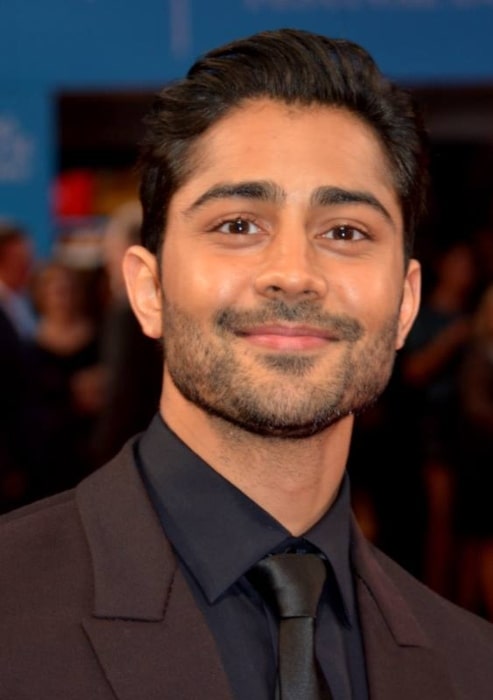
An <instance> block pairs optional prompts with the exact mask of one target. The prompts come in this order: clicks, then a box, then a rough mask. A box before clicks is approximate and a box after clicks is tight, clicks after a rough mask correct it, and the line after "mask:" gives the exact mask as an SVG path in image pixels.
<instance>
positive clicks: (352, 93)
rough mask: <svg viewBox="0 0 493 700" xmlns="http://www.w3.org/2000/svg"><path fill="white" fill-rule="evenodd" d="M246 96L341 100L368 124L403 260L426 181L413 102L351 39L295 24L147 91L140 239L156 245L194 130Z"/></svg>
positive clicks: (189, 163) (215, 55)
mask: <svg viewBox="0 0 493 700" xmlns="http://www.w3.org/2000/svg"><path fill="white" fill-rule="evenodd" d="M255 98H270V99H273V100H278V101H280V102H284V103H286V104H299V105H310V104H320V105H329V106H335V107H342V108H344V109H347V110H348V111H350V112H352V113H353V114H355V115H357V116H359V117H360V118H361V119H362V120H363V121H364V122H366V123H367V124H369V125H370V126H371V127H372V128H373V130H374V133H375V134H376V135H377V137H378V138H379V140H380V143H381V145H382V147H383V149H384V151H385V153H386V154H387V157H388V160H389V164H390V167H391V168H392V171H393V181H394V185H395V188H396V191H397V194H398V196H399V199H400V203H401V207H402V214H403V219H404V252H405V256H406V259H408V258H409V256H410V255H411V252H412V248H413V242H414V233H415V229H416V226H417V223H418V222H419V219H420V217H421V215H422V213H423V209H424V202H425V193H426V184H427V168H426V165H427V163H426V161H427V159H426V148H425V137H424V130H423V128H422V125H421V121H420V118H419V116H418V114H417V111H416V109H415V107H414V104H413V100H412V98H411V97H410V95H408V94H407V93H406V92H404V91H403V90H401V89H399V88H398V87H397V86H395V85H394V84H393V83H391V82H390V81H389V80H387V79H386V78H385V77H384V76H383V75H382V74H381V73H380V71H379V70H378V68H377V66H376V64H375V62H374V61H373V59H372V58H371V56H370V55H369V54H368V53H367V52H366V51H365V50H364V49H363V48H361V47H360V46H358V45H357V44H354V43H352V42H350V41H346V40H343V39H329V38H327V37H325V36H321V35H318V34H312V33H310V32H307V31H302V30H296V29H280V30H277V31H267V32H262V33H260V34H255V35H253V36H251V37H248V38H246V39H240V40H239V41H235V42H232V43H230V44H227V45H226V46H223V47H220V48H217V49H214V50H212V51H210V52H209V53H207V54H206V55H205V56H203V57H202V58H200V59H199V60H198V61H196V63H195V64H194V65H193V66H192V67H191V68H190V70H189V71H188V74H187V75H186V77H185V78H184V79H182V80H179V81H177V82H175V83H172V84H170V85H169V86H167V87H166V88H164V90H163V91H162V92H161V93H160V94H159V95H158V96H157V97H156V100H155V103H154V106H153V109H152V111H151V113H150V114H149V115H148V117H147V119H146V123H147V126H148V132H147V135H146V137H145V139H144V142H143V144H142V151H141V158H140V163H141V169H142V181H141V188H140V196H141V201H142V208H143V225H142V243H143V245H145V246H146V247H147V248H148V249H149V250H150V251H152V252H153V253H155V254H157V253H159V250H160V246H161V243H162V238H163V235H164V230H165V227H166V214H167V208H168V206H169V202H170V200H171V197H172V196H173V194H174V193H175V192H176V191H177V189H178V188H179V187H181V186H182V185H183V184H184V182H185V180H186V179H187V177H189V175H190V174H191V172H192V170H193V157H192V151H193V147H194V145H195V143H196V140H197V138H198V137H199V136H200V135H201V134H203V133H204V132H205V131H206V130H207V129H208V128H209V127H210V126H212V125H213V124H214V123H215V122H217V121H218V120H219V119H221V118H222V117H224V116H225V115H226V114H227V113H228V111H230V110H231V109H232V108H234V107H237V106H238V105H239V104H241V102H243V101H245V100H248V99H255Z"/></svg>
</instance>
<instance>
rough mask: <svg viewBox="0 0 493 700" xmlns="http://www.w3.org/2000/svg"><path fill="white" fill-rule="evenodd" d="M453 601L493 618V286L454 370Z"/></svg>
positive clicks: (487, 291) (475, 319) (483, 300)
mask: <svg viewBox="0 0 493 700" xmlns="http://www.w3.org/2000/svg"><path fill="white" fill-rule="evenodd" d="M459 389H460V399H461V416H462V425H461V434H462V438H463V448H464V449H463V453H462V463H461V468H460V470H459V475H458V484H457V511H456V529H457V534H458V536H459V538H460V539H459V542H460V545H461V548H460V552H461V556H460V557H459V559H458V561H457V578H458V600H459V603H460V604H461V605H463V606H464V607H467V608H469V609H470V610H476V611H481V612H482V613H483V614H485V615H487V616H488V617H489V619H490V620H493V286H490V287H489V288H488V289H487V290H486V292H485V293H484V294H483V296H482V297H481V299H480V302H479V305H478V308H477V310H476V312H475V314H474V318H473V333H472V337H471V340H470V343H469V344H468V347H467V351H466V354H465V357H464V361H463V366H462V370H461V373H460V384H459Z"/></svg>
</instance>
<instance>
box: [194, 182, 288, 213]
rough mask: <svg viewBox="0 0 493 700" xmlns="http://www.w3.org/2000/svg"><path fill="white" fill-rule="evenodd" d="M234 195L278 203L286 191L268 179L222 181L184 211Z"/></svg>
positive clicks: (284, 196) (282, 199)
mask: <svg viewBox="0 0 493 700" xmlns="http://www.w3.org/2000/svg"><path fill="white" fill-rule="evenodd" d="M234 197H238V198H241V199H254V200H258V201H261V202H273V203H274V204H278V203H281V202H283V201H284V200H285V199H286V193H285V192H284V190H283V189H282V188H281V187H279V186H278V185H276V184H275V183H273V182H270V181H268V180H255V181H251V182H250V181H247V182H237V183H221V184H219V185H214V186H213V187H211V188H210V189H208V190H206V191H205V192H204V193H203V194H201V195H200V197H199V198H198V199H196V200H195V201H194V202H193V203H192V204H191V205H190V206H189V207H188V208H187V209H186V211H185V212H184V213H185V214H191V213H192V212H193V211H195V210H196V209H199V208H200V207H202V206H204V204H207V203H208V202H210V201H211V200H214V199H231V198H234Z"/></svg>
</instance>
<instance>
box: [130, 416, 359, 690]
mask: <svg viewBox="0 0 493 700" xmlns="http://www.w3.org/2000/svg"><path fill="white" fill-rule="evenodd" d="M136 457H137V462H138V464H139V468H140V470H141V474H142V477H143V480H144V483H145V485H146V488H147V490H148V493H149V495H150V498H151V500H152V502H153V504H154V506H155V508H156V511H157V513H158V515H159V518H160V521H161V523H162V526H163V529H164V531H165V532H166V535H167V537H168V538H169V540H170V542H171V544H172V546H173V548H174V550H175V553H176V555H177V558H178V561H179V565H180V567H181V568H182V571H183V573H184V575H185V577H186V579H187V581H188V583H189V585H190V588H191V590H192V593H193V595H194V597H195V599H196V601H197V604H198V606H199V608H200V609H201V611H202V613H203V614H204V617H205V619H206V621H207V624H208V626H209V629H210V630H211V632H212V634H213V636H214V638H215V641H216V644H217V647H218V650H219V654H220V657H221V659H222V663H223V666H224V669H225V672H226V674H227V676H228V678H229V681H230V685H231V688H232V691H233V695H234V697H235V698H237V700H252V699H255V700H272V698H273V697H274V692H275V685H276V664H277V659H276V655H277V652H276V650H277V622H276V621H275V620H274V619H273V616H272V613H271V611H270V610H269V608H268V607H267V606H266V604H265V603H264V601H263V600H262V598H261V596H260V595H259V594H258V592H257V591H256V590H255V588H254V587H253V586H252V584H251V583H250V581H249V579H248V577H247V573H248V571H249V569H250V568H251V567H252V566H254V565H255V564H256V563H257V562H258V561H259V560H260V559H262V558H263V557H264V556H265V555H267V554H268V553H271V552H278V551H286V550H288V549H292V548H295V549H301V550H313V548H315V549H317V550H319V551H320V552H321V554H322V556H323V557H324V558H325V559H326V561H327V566H328V570H329V574H328V577H327V584H326V586H325V588H324V592H323V593H322V598H321V602H320V606H319V613H318V616H317V629H316V654H317V658H318V661H319V664H320V666H321V669H322V671H323V673H324V674H325V677H326V679H327V682H328V684H329V686H330V688H331V691H332V695H333V698H334V700H350V699H351V700H367V698H368V694H367V682H366V673H365V663H364V655H363V649H362V639H361V631H360V626H359V620H358V612H357V607H356V601H355V596H354V586H353V578H352V573H351V566H350V559H349V546H350V503H349V483H348V480H347V477H346V478H345V479H344V480H343V483H342V486H341V489H340V491H339V494H338V497H337V499H336V501H335V502H334V504H333V505H332V507H331V508H330V510H329V511H328V512H327V513H326V514H325V515H324V517H323V518H322V519H321V520H320V521H319V522H318V523H317V524H316V525H315V526H314V527H312V528H311V529H310V530H309V531H308V532H306V533H305V534H304V536H303V537H298V538H294V537H292V536H291V535H290V533H289V532H288V531H287V530H286V529H285V528H284V527H283V526H282V525H281V524H280V523H279V522H277V521H276V520H275V519H274V518H273V517H272V516H270V515H269V514H268V513H267V512H266V511H264V510H263V509H262V508H260V506H258V505H257V504H256V503H254V502H253V501H252V500H251V499H249V498H248V497H247V496H246V495H245V494H244V493H242V492H241V491H239V490H238V489H237V488H236V487H235V486H233V485H232V484H231V483H230V482H228V481H227V480H226V479H224V478H223V477H222V476H221V475H220V474H218V473H217V472H216V471H214V470H213V469H212V468H211V467H210V466H208V465H207V464H206V463H205V462H204V461H203V460H202V459H201V458H200V457H198V456H197V455H196V454H195V453H194V452H192V451H191V450H190V449H189V448H188V447H187V446H186V445H185V444H184V443H183V442H182V441H181V440H180V439H179V438H178V437H177V436H176V435H175V434H174V433H172V432H171V431H170V430H169V428H168V427H167V426H166V425H165V424H164V422H163V421H162V419H161V418H160V417H159V416H156V417H155V418H154V420H153V421H152V423H151V425H150V427H149V429H148V430H147V432H146V433H144V434H143V436H142V437H141V438H140V440H139V442H138V443H137V448H136ZM204 697H207V689H206V688H204Z"/></svg>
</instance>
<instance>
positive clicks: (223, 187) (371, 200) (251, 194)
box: [184, 180, 392, 222]
mask: <svg viewBox="0 0 493 700" xmlns="http://www.w3.org/2000/svg"><path fill="white" fill-rule="evenodd" d="M235 197H236V198H239V199H252V200H257V201H262V202H272V203H274V204H280V203H282V202H284V201H285V200H286V197H287V195H286V192H285V191H284V190H283V189H282V187H279V185H276V184H275V183H274V182H271V181H269V180H253V181H245V182H238V183H220V184H218V185H214V186H213V187H211V188H210V189H208V190H206V191H205V192H204V193H203V194H201V195H200V197H198V198H197V199H196V200H195V201H194V202H192V204H191V205H190V206H189V207H188V208H187V209H186V210H185V212H184V214H185V215H189V214H191V213H193V212H194V211H195V210H196V209H199V208H200V207H203V206H204V205H205V204H207V203H208V202H210V201H212V200H217V199H232V198H235ZM310 204H311V206H314V207H316V206H319V207H328V206H335V205H338V204H365V205H367V206H370V207H372V208H373V209H375V210H376V211H378V212H379V213H380V214H382V215H383V216H384V217H385V218H386V219H387V220H388V221H390V222H392V217H391V215H390V213H389V212H388V210H387V209H386V208H385V207H384V205H383V204H382V203H381V202H380V200H379V199H377V198H376V197H375V196H374V195H373V194H371V193H370V192H366V191H363V190H347V189H344V188H342V187H333V186H330V185H323V186H321V187H317V188H316V189H315V190H314V191H313V192H312V194H311V196H310Z"/></svg>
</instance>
